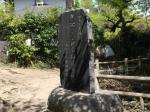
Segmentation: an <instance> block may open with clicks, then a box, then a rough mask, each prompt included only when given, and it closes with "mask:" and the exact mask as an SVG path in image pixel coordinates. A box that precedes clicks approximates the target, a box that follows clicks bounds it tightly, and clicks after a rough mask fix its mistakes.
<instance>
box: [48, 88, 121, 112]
mask: <svg viewBox="0 0 150 112" xmlns="http://www.w3.org/2000/svg"><path fill="white" fill-rule="evenodd" d="M48 109H49V110H51V111H53V112H123V106H122V103H121V100H120V99H119V97H118V96H116V95H100V94H86V93H79V92H73V91H70V90H66V89H63V88H59V87H58V88H56V89H54V90H53V91H52V93H51V94H50V96H49V100H48Z"/></svg>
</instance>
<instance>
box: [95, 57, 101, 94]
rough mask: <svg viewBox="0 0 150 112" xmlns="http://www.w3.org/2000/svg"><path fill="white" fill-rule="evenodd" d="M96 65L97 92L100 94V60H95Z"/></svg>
mask: <svg viewBox="0 0 150 112" xmlns="http://www.w3.org/2000/svg"><path fill="white" fill-rule="evenodd" d="M95 63H96V70H95V92H99V91H100V87H99V81H98V78H97V76H98V75H99V60H98V59H96V60H95Z"/></svg>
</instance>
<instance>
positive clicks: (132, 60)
mask: <svg viewBox="0 0 150 112" xmlns="http://www.w3.org/2000/svg"><path fill="white" fill-rule="evenodd" d="M125 60H126V58H125ZM139 60H143V61H144V60H150V58H140V57H139V58H138V59H131V60H128V62H135V61H139ZM116 63H125V61H109V62H98V64H116ZM95 64H97V63H95Z"/></svg>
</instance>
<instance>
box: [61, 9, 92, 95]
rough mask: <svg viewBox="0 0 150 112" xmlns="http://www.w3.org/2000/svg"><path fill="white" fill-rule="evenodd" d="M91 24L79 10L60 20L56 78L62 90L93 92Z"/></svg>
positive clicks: (68, 13)
mask: <svg viewBox="0 0 150 112" xmlns="http://www.w3.org/2000/svg"><path fill="white" fill-rule="evenodd" d="M92 44H93V36H92V24H91V21H90V19H89V17H88V16H87V14H86V12H85V11H84V10H83V9H78V10H72V11H69V12H65V13H63V14H62V15H61V17H60V23H59V47H60V78H61V85H62V87H63V88H65V89H69V90H73V91H84V92H88V93H93V92H95V83H94V77H95V76H94V53H93V48H92Z"/></svg>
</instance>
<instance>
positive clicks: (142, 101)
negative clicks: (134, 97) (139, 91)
mask: <svg viewBox="0 0 150 112" xmlns="http://www.w3.org/2000/svg"><path fill="white" fill-rule="evenodd" d="M140 105H141V110H142V112H144V108H145V107H144V100H143V98H142V97H140Z"/></svg>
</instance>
